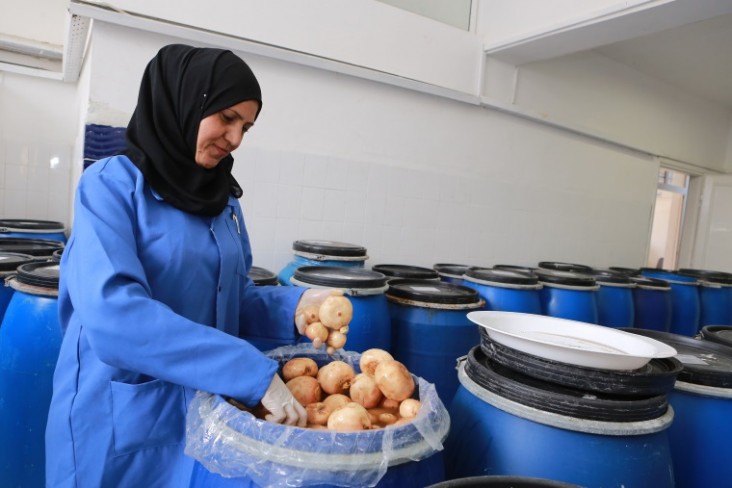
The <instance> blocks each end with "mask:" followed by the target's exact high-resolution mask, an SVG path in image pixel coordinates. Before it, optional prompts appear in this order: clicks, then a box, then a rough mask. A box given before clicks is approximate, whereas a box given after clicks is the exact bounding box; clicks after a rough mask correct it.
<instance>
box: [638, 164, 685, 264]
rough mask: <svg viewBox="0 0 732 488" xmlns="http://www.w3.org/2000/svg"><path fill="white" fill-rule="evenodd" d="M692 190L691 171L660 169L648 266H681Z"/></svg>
mask: <svg viewBox="0 0 732 488" xmlns="http://www.w3.org/2000/svg"><path fill="white" fill-rule="evenodd" d="M688 191H689V174H687V173H684V172H682V171H677V170H675V169H669V168H664V167H661V168H660V169H659V171H658V187H657V188H656V205H655V206H654V209H653V225H652V227H651V242H650V249H649V250H648V261H647V262H646V266H647V267H649V268H660V269H667V270H675V269H677V267H678V262H679V244H680V242H681V227H682V224H683V222H684V211H685V208H686V197H687V194H688Z"/></svg>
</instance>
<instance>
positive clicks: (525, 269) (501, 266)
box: [492, 264, 536, 273]
mask: <svg viewBox="0 0 732 488" xmlns="http://www.w3.org/2000/svg"><path fill="white" fill-rule="evenodd" d="M492 269H510V270H513V271H523V272H524V273H533V272H534V271H536V268H534V267H532V266H521V265H518V264H496V265H494V266H493V268H492Z"/></svg>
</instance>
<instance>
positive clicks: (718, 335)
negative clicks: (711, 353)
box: [701, 325, 732, 353]
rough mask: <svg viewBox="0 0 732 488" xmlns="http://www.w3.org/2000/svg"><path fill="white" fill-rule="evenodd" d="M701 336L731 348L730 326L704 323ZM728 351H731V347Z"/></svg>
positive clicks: (731, 333) (731, 327) (731, 329)
mask: <svg viewBox="0 0 732 488" xmlns="http://www.w3.org/2000/svg"><path fill="white" fill-rule="evenodd" d="M701 338H702V339H704V340H706V341H710V342H716V343H717V344H723V345H725V346H727V347H730V348H732V326H730V325H705V326H704V327H702V330H701ZM730 352H731V353H732V349H730Z"/></svg>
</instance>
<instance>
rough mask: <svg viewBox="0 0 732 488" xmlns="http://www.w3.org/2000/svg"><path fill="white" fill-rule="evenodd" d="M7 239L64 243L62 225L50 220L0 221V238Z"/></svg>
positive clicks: (64, 235) (64, 237)
mask: <svg viewBox="0 0 732 488" xmlns="http://www.w3.org/2000/svg"><path fill="white" fill-rule="evenodd" d="M8 237H11V238H18V237H19V238H24V239H48V240H52V241H61V242H66V233H65V232H64V224H63V223H61V222H54V221H51V220H26V219H2V220H0V238H8Z"/></svg>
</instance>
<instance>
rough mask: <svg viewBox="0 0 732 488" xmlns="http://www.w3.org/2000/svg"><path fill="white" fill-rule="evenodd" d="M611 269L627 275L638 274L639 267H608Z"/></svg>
mask: <svg viewBox="0 0 732 488" xmlns="http://www.w3.org/2000/svg"><path fill="white" fill-rule="evenodd" d="M608 269H609V270H611V271H617V272H619V273H623V274H626V275H628V276H638V275H640V269H639V268H625V267H623V266H610V267H609V268H608Z"/></svg>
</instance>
